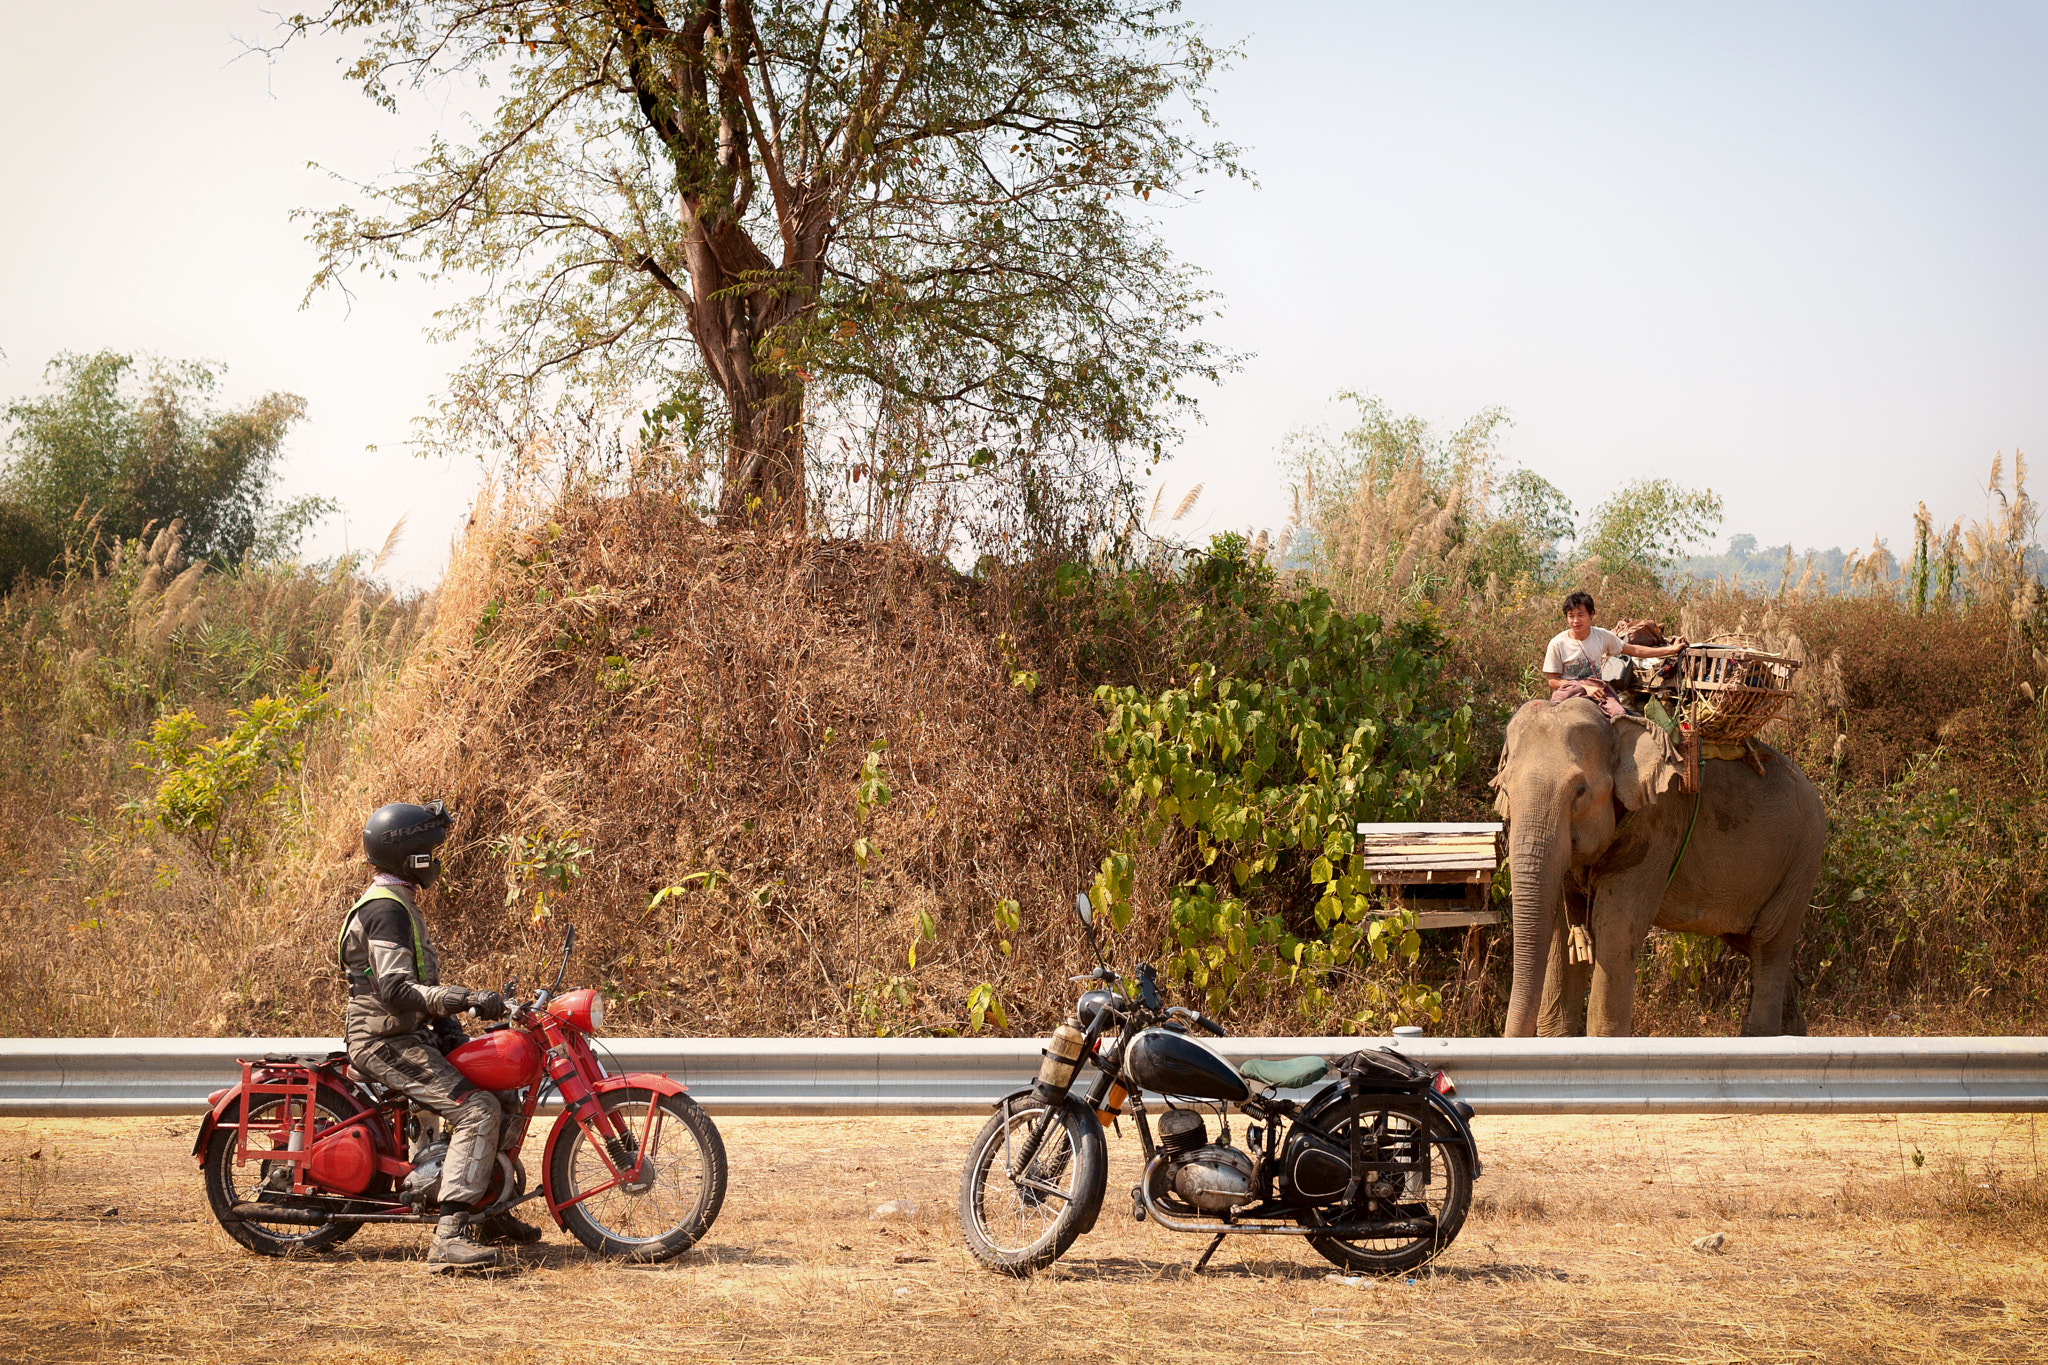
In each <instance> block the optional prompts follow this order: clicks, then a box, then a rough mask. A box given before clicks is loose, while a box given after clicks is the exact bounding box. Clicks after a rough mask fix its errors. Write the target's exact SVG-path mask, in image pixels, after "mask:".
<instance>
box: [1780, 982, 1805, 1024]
mask: <svg viewBox="0 0 2048 1365" xmlns="http://www.w3.org/2000/svg"><path fill="white" fill-rule="evenodd" d="M1781 1027H1782V1028H1783V1029H1784V1031H1785V1032H1786V1033H1787V1034H1789V1035H1791V1036H1792V1037H1794V1038H1804V1037H1805V1036H1806V1014H1805V1012H1804V1011H1802V1010H1801V1009H1800V1008H1799V979H1798V978H1797V977H1793V978H1791V979H1789V980H1787V981H1786V983H1785V1014H1784V1021H1783V1024H1782V1025H1781Z"/></svg>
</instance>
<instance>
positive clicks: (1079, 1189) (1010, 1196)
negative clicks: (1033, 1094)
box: [960, 1098, 1109, 1275]
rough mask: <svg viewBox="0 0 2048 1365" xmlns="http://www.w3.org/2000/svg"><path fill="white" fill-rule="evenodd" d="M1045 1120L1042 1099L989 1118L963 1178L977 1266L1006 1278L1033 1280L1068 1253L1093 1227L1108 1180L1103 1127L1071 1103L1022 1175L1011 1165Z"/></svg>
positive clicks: (963, 1214) (964, 1220)
mask: <svg viewBox="0 0 2048 1365" xmlns="http://www.w3.org/2000/svg"><path fill="white" fill-rule="evenodd" d="M1044 1113H1045V1104H1044V1102H1043V1101H1041V1100H1037V1099H1023V1100H1013V1101H1010V1102H1008V1103H1007V1104H1006V1105H1005V1106H1004V1108H1003V1109H1001V1110H998V1111H997V1112H996V1113H994V1114H992V1115H990V1116H989V1120H988V1122H987V1123H985V1124H983V1125H982V1126H981V1132H980V1133H979V1134H977V1135H976V1136H975V1139H974V1147H973V1149H972V1150H971V1151H969V1152H968V1154H967V1169H966V1170H965V1171H964V1172H963V1173H962V1175H961V1178H960V1231H961V1233H962V1234H964V1235H965V1236H966V1238H967V1249H968V1250H969V1251H971V1252H973V1253H974V1259H975V1260H977V1261H979V1262H981V1263H982V1264H983V1265H985V1266H987V1267H988V1268H989V1269H990V1270H1000V1271H1002V1272H1003V1273H1004V1274H1006V1275H1030V1274H1033V1273H1034V1272H1036V1271H1040V1270H1043V1269H1045V1268H1046V1267H1047V1266H1049V1265H1051V1264H1052V1263H1053V1262H1054V1261H1057V1260H1058V1259H1059V1258H1060V1257H1061V1256H1063V1255H1065V1254H1066V1250H1067V1248H1068V1247H1070V1246H1072V1245H1073V1244H1074V1239H1075V1238H1076V1237H1078V1236H1080V1235H1081V1229H1083V1228H1085V1227H1088V1226H1090V1225H1091V1224H1093V1223H1094V1221H1095V1215H1096V1214H1097V1212H1099V1211H1100V1210H1101V1208H1102V1191H1103V1187H1104V1185H1105V1184H1106V1183H1107V1180H1108V1171H1109V1162H1108V1154H1107V1153H1106V1152H1105V1151H1104V1148H1103V1143H1102V1125H1101V1124H1100V1123H1099V1122H1097V1121H1096V1118H1095V1115H1094V1113H1093V1111H1091V1110H1090V1109H1089V1108H1088V1107H1087V1106H1086V1105H1083V1104H1080V1103H1079V1102H1077V1101H1075V1100H1073V1099H1071V1098H1070V1099H1068V1100H1066V1101H1064V1102H1063V1103H1062V1104H1061V1105H1060V1108H1059V1111H1058V1112H1057V1113H1056V1114H1055V1115H1054V1116H1053V1123H1052V1127H1051V1128H1050V1129H1049V1130H1048V1131H1047V1132H1046V1135H1045V1141H1044V1142H1042V1143H1040V1144H1039V1148H1038V1150H1037V1152H1035V1153H1033V1155H1032V1158H1031V1161H1030V1162H1029V1164H1028V1165H1027V1166H1026V1167H1025V1169H1023V1170H1022V1171H1019V1172H1017V1173H1016V1174H1015V1175H1013V1174H1012V1164H1013V1161H1014V1158H1015V1155H1016V1153H1017V1151H1018V1149H1019V1148H1021V1147H1022V1146H1023V1144H1024V1139H1025V1137H1026V1136H1027V1135H1028V1134H1029V1133H1030V1132H1031V1130H1032V1129H1033V1128H1034V1127H1035V1126H1036V1125H1037V1123H1038V1120H1039V1118H1040V1116H1041V1115H1043V1114H1044Z"/></svg>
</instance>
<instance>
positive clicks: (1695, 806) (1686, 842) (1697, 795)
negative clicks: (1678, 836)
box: [1664, 774, 1707, 891]
mask: <svg viewBox="0 0 2048 1365" xmlns="http://www.w3.org/2000/svg"><path fill="white" fill-rule="evenodd" d="M1699 784H1700V789H1699V790H1698V791H1696V792H1694V793H1693V794H1692V818H1691V819H1690V820H1687V821H1686V822H1685V838H1684V839H1682V840H1680V841H1679V844H1678V856H1677V857H1676V858H1673V859H1672V860H1671V871H1669V872H1668V873H1666V874H1665V875H1664V889H1665V890H1666V891H1669V890H1670V889H1671V879H1672V878H1674V877H1676V876H1677V875H1678V865H1679V864H1680V863H1682V862H1684V861H1685V851H1686V850H1687V849H1688V848H1691V847H1692V827H1693V826H1694V825H1697V824H1698V823H1699V822H1700V802H1701V800H1702V799H1704V798H1705V796H1706V794H1707V779H1706V776H1705V775H1704V774H1702V775H1701V776H1700V779H1699Z"/></svg>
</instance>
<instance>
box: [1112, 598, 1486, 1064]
mask: <svg viewBox="0 0 2048 1365" xmlns="http://www.w3.org/2000/svg"><path fill="white" fill-rule="evenodd" d="M1256 619H1257V624H1258V626H1259V628H1260V631H1261V634H1262V637H1263V638H1262V640H1261V642H1260V643H1261V648H1260V649H1259V651H1258V653H1257V654H1256V655H1255V656H1254V657H1253V658H1252V659H1250V660H1249V662H1248V666H1247V668H1246V670H1245V676H1238V677H1233V676H1229V675H1224V674H1219V672H1218V670H1217V668H1216V667H1215V665H1213V664H1211V663H1208V662H1202V663H1197V664H1195V665H1194V666H1193V667H1192V668H1190V669H1189V671H1188V681H1187V685H1186V686H1184V687H1170V688H1166V689H1163V690H1161V691H1158V692H1149V693H1148V692H1146V691H1143V690H1141V689H1139V688H1136V687H1109V686H1105V687H1102V688H1100V689H1099V690H1098V691H1097V693H1096V697H1097V700H1098V702H1099V703H1100V704H1101V705H1102V706H1103V707H1104V708H1105V709H1106V710H1107V712H1108V722H1107V724H1106V725H1105V727H1104V730H1103V734H1102V740H1101V745H1102V750H1103V753H1104V756H1105V757H1106V758H1107V760H1108V762H1109V764H1110V768H1111V771H1112V773H1113V775H1114V776H1113V781H1114V783H1115V785H1116V788H1117V790H1118V793H1119V796H1120V800H1121V804H1122V807H1123V809H1124V810H1125V811H1126V812H1127V813H1128V814H1130V815H1132V816H1134V817H1136V818H1137V819H1138V821H1139V831H1138V836H1137V844H1138V846H1140V847H1150V848H1158V847H1160V846H1161V845H1162V843H1164V842H1165V840H1166V836H1167V834H1168V833H1169V831H1176V832H1178V833H1179V834H1180V835H1181V836H1182V843H1181V844H1180V845H1177V846H1176V849H1175V852H1176V853H1181V854H1184V856H1185V858H1186V862H1187V870H1188V875H1186V876H1185V877H1183V878H1182V879H1180V880H1179V881H1178V882H1177V883H1176V884H1174V885H1173V887H1172V889H1171V891H1170V893H1169V898H1170V906H1169V912H1168V934H1169V943H1168V950H1169V952H1170V953H1171V954H1172V957H1171V963H1172V965H1173V966H1174V967H1176V968H1177V969H1178V971H1179V973H1180V974H1181V975H1182V976H1183V977H1184V978H1185V979H1186V980H1187V981H1188V982H1189V983H1190V984H1191V985H1193V986H1195V987H1197V988H1200V989H1202V990H1204V991H1205V993H1206V996H1207V999H1208V1002H1209V1004H1210V1006H1211V1008H1221V1007H1223V1006H1224V1005H1225V1004H1226V1003H1228V1002H1229V1001H1230V1000H1231V999H1232V998H1233V996H1234V995H1235V994H1237V993H1238V991H1239V990H1240V987H1242V986H1253V987H1261V988H1262V987H1264V986H1267V985H1270V983H1271V981H1272V979H1273V978H1274V977H1275V976H1276V975H1284V976H1285V977H1286V979H1287V980H1288V981H1289V982H1290V983H1295V984H1298V985H1300V987H1301V992H1302V993H1301V997H1300V1005H1299V1007H1300V1010H1301V1012H1302V1013H1303V1014H1305V1015H1311V1016H1315V1015H1320V1014H1321V1013H1323V1012H1324V1011H1325V1010H1326V1009H1327V1008H1328V1007H1329V1006H1330V1004H1331V1000H1332V997H1331V995H1330V987H1331V986H1332V985H1334V984H1335V980H1334V979H1335V978H1340V977H1342V976H1343V975H1345V974H1346V973H1352V974H1355V969H1356V968H1358V967H1361V966H1362V965H1363V964H1364V963H1365V962H1366V961H1367V960H1370V961H1373V962H1385V961H1387V960H1388V959H1389V957H1390V955H1391V956H1393V957H1395V958H1396V960H1397V961H1402V962H1406V963H1408V964H1412V963H1413V962H1414V961H1415V959H1416V957H1417V954H1418V952H1419V947H1420V945H1419V941H1418V940H1417V939H1416V936H1415V933H1414V923H1413V920H1412V917H1411V918H1409V919H1407V920H1406V921H1400V920H1396V921H1387V920H1383V919H1376V918H1374V917H1373V916H1372V913H1371V911H1372V906H1373V892H1372V887H1371V884H1370V880H1369V877H1368V875H1367V873H1366V872H1365V871H1364V869H1363V867H1362V860H1361V859H1360V858H1359V857H1358V856H1357V855H1356V854H1354V852H1353V845H1354V842H1355V837H1354V826H1355V825H1356V824H1357V822H1359V821H1381V820H1414V819H1418V818H1420V817H1421V816H1422V814H1423V813H1424V812H1425V810H1427V809H1428V808H1429V807H1430V806H1431V805H1432V804H1433V803H1434V802H1435V801H1436V800H1437V799H1438V798H1439V797H1440V796H1441V795H1442V794H1443V793H1445V792H1446V791H1447V790H1448V789H1449V788H1450V787H1451V785H1452V783H1453V782H1454V781H1455V780H1456V777H1457V775H1458V772H1459V770H1460V769H1461V768H1462V767H1463V765H1464V764H1465V761H1466V759H1467V756H1468V741H1469V737H1470V731H1471V711H1470V709H1469V708H1468V707H1465V706H1462V705H1460V706H1456V707H1451V706H1447V705H1444V704H1443V703H1442V702H1441V700H1440V699H1439V692H1440V689H1439V687H1438V683H1439V681H1440V677H1439V675H1440V668H1441V666H1440V664H1439V662H1438V661H1437V659H1436V657H1435V649H1436V646H1437V645H1438V644H1439V643H1440V641H1439V640H1438V638H1437V637H1436V635H1435V632H1434V628H1433V627H1432V626H1430V625H1428V624H1427V623H1425V622H1422V621H1419V620H1418V621H1414V622H1411V623H1410V624H1408V625H1407V626H1405V627H1403V628H1402V629H1400V630H1398V631H1390V630H1387V629H1385V628H1383V626H1382V623H1381V622H1380V621H1379V619H1378V618H1376V617H1372V616H1367V615H1356V616H1353V615H1347V614H1345V613H1343V612H1340V611H1337V610H1335V609H1334V608H1333V607H1332V606H1331V604H1330V599H1329V596H1328V595H1327V594H1326V593H1324V592H1322V591H1321V590H1320V589H1317V590H1312V591H1310V592H1309V593H1308V594H1306V595H1305V596H1304V597H1302V598H1301V599H1300V600H1298V601H1293V600H1280V601H1273V602H1270V603H1267V604H1266V605H1265V606H1264V608H1263V609H1262V610H1261V612H1260V613H1259V615H1258V617H1257V618H1256ZM1168 856H1174V855H1173V853H1169V855H1168ZM1129 857H1130V855H1129V854H1117V855H1112V856H1111V857H1110V858H1108V859H1105V860H1104V866H1103V870H1102V872H1101V873H1100V874H1099V875H1098V876H1097V878H1096V883H1095V888H1094V891H1093V893H1092V895H1093V897H1094V899H1095V900H1096V902H1097V904H1098V905H1099V906H1101V907H1102V908H1103V909H1105V910H1106V911H1107V912H1108V914H1109V918H1110V922H1111V924H1112V925H1113V926H1115V927H1122V926H1123V925H1124V924H1126V923H1128V921H1129V918H1130V913H1131V912H1130V907H1129V904H1128V899H1127V898H1128V895H1129V886H1130V884H1131V880H1132V873H1133V868H1132V867H1131V865H1130V863H1129V861H1128V859H1129ZM1366 984H1367V992H1366V1002H1367V1003H1366V1007H1365V1008H1364V1009H1363V1010H1361V1011H1360V1012H1359V1014H1358V1017H1357V1019H1356V1022H1358V1023H1361V1024H1367V1023H1371V1022H1374V1021H1375V1019H1376V1018H1377V1017H1381V1016H1387V1017H1407V1016H1409V1015H1413V1014H1423V1013H1427V1014H1432V1015H1433V1014H1434V1012H1435V1011H1436V1010H1437V1009H1438V1002H1437V1000H1436V998H1435V996H1434V993H1432V992H1430V991H1428V990H1426V989H1406V988H1402V989H1397V990H1391V991H1390V990H1389V989H1388V987H1387V986H1386V985H1385V984H1384V983H1382V982H1379V981H1377V980H1374V981H1371V982H1368V983H1366ZM1409 984H1410V985H1411V986H1412V985H1415V984H1417V983H1409Z"/></svg>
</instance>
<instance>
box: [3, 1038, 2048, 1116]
mask: <svg viewBox="0 0 2048 1365" xmlns="http://www.w3.org/2000/svg"><path fill="white" fill-rule="evenodd" d="M1389 1042H1390V1040H1385V1039H1370V1038H1228V1039H1222V1040H1219V1041H1218V1042H1216V1043H1215V1044H1214V1045H1215V1046H1216V1048H1217V1050H1218V1051H1219V1052H1221V1053H1222V1054H1223V1055H1224V1056H1226V1057H1229V1058H1231V1059H1232V1060H1233V1061H1243V1060H1245V1059H1247V1058H1251V1057H1298V1056H1302V1055H1305V1054H1308V1053H1322V1054H1325V1055H1334V1054H1337V1053H1342V1052H1348V1051H1350V1050H1352V1049H1354V1048H1358V1047H1372V1046H1377V1045H1381V1044H1388V1043H1389ZM605 1043H606V1047H607V1049H608V1051H609V1053H610V1056H609V1057H608V1058H607V1060H606V1065H607V1069H612V1070H624V1071H663V1072H667V1073H668V1074H669V1075H671V1076H674V1077H675V1078H676V1079H678V1080H680V1081H682V1082H684V1083H685V1084H686V1085H688V1086H689V1087H690V1090H691V1093H692V1094H693V1095H695V1096H696V1098H697V1099H698V1100H699V1101H701V1102H702V1103H703V1104H704V1106H705V1107H706V1108H707V1109H709V1110H711V1111H712V1112H713V1113H716V1114H798V1115H802V1114H815V1115H857V1114H876V1115H880V1114H979V1113H984V1112H986V1111H987V1109H988V1107H989V1106H990V1105H991V1104H992V1103H994V1101H995V1100H996V1099H997V1098H999V1097H1000V1096H1002V1095H1003V1094H1005V1093H1007V1092H1009V1091H1011V1090H1014V1089H1017V1088H1018V1087H1020V1086H1023V1085H1026V1084H1028V1083H1029V1082H1030V1080H1031V1077H1032V1076H1033V1074H1034V1073H1035V1072H1036V1071H1037V1068H1038V1060H1039V1057H1038V1049H1039V1047H1040V1040H1038V1039H1035V1038H1023V1039H1019V1038H929V1039H919V1038H823V1039H816V1038H620V1039H608V1040H605ZM1390 1045H1392V1046H1395V1047H1398V1048H1399V1049H1400V1050H1401V1051H1402V1052H1405V1053H1407V1054H1409V1055H1411V1056H1414V1057H1417V1058H1419V1059H1421V1060H1423V1061H1426V1062H1428V1063H1430V1064H1432V1065H1434V1066H1438V1067H1441V1068H1443V1069H1444V1070H1446V1071H1448V1072H1450V1073H1451V1076H1452V1078H1453V1079H1454V1080H1455V1081H1456V1082H1457V1085H1458V1094H1459V1096H1460V1097H1461V1098H1463V1099H1465V1100H1468V1101H1470V1102H1471V1104H1472V1105H1473V1106H1474V1107H1475V1108H1476V1109H1477V1110H1478V1111H1479V1112H1480V1113H1482V1114H1644V1113H1666V1114H1687V1113H1692V1114H1719V1113H1784V1112H1794V1111H1801V1112H1814V1113H1913V1112H1920V1113H1940V1112H1991V1113H1997V1112H2013V1111H2024V1110H2048V1038H1575V1039H1550V1038H1426V1037H1425V1038H1401V1039H1396V1040H1391V1043H1390ZM339 1046H340V1040H339V1039H334V1038H8V1039H0V1117H15V1118H29V1117H35V1118H56V1117H86V1116H92V1115H121V1114H133V1115H146V1114H193V1113H198V1112H199V1111H200V1110H201V1109H202V1108H203V1106H204V1105H205V1102H206V1096H207V1094H208V1093H209V1092H210V1091H213V1090H217V1089H219V1088H221V1087H222V1086H226V1085H229V1084H232V1083H233V1082H234V1081H235V1079H236V1077H237V1075H238V1074H239V1071H238V1068H237V1066H236V1059H237V1058H241V1057H260V1056H262V1055H263V1054H265V1053H276V1052H286V1053H305V1054H312V1055H324V1054H325V1053H327V1052H330V1051H332V1050H334V1049H336V1048H338V1047H339Z"/></svg>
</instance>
